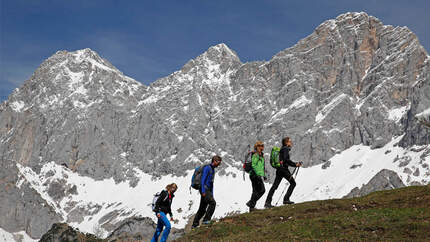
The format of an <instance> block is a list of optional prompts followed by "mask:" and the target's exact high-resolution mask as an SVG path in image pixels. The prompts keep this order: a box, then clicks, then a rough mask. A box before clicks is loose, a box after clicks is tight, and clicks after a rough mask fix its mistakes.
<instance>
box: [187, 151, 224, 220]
mask: <svg viewBox="0 0 430 242" xmlns="http://www.w3.org/2000/svg"><path fill="white" fill-rule="evenodd" d="M221 160H222V159H221V157H219V156H217V155H216V156H214V157H212V162H211V164H210V165H206V166H205V167H203V171H202V178H201V181H200V190H199V192H200V196H201V197H200V206H199V210H198V211H197V214H196V216H195V217H194V221H193V225H192V228H196V227H197V226H199V223H200V219H201V218H202V217H203V216H205V217H204V218H203V222H202V223H203V224H210V220H211V218H212V215H213V214H214V212H215V206H216V202H215V199H214V195H213V189H214V178H215V167H218V166H219V165H220V164H221Z"/></svg>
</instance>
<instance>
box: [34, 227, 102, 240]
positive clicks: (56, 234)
mask: <svg viewBox="0 0 430 242" xmlns="http://www.w3.org/2000/svg"><path fill="white" fill-rule="evenodd" d="M39 241H40V242H54V241H55V242H56V241H78V242H84V241H85V242H102V241H104V240H103V239H100V238H97V237H96V236H94V235H92V234H85V233H81V232H80V231H79V230H76V229H74V228H72V227H70V226H69V225H67V224H65V223H55V224H53V225H52V227H51V229H50V230H48V231H47V232H46V233H45V234H44V235H43V236H42V238H40V240H39Z"/></svg>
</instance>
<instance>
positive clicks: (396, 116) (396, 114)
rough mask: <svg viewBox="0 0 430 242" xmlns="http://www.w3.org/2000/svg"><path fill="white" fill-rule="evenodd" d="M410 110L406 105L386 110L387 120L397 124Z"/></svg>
mask: <svg viewBox="0 0 430 242" xmlns="http://www.w3.org/2000/svg"><path fill="white" fill-rule="evenodd" d="M410 108H411V106H410V105H407V106H403V107H399V108H394V109H391V110H388V119H390V120H393V121H395V122H398V121H400V119H401V118H402V117H403V116H404V115H405V114H406V113H407V112H408V110H409V109H410Z"/></svg>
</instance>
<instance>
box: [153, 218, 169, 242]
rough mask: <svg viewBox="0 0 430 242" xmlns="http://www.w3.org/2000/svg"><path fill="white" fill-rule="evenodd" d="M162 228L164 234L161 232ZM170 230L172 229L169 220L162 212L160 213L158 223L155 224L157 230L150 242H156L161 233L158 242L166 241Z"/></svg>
mask: <svg viewBox="0 0 430 242" xmlns="http://www.w3.org/2000/svg"><path fill="white" fill-rule="evenodd" d="M163 227H165V229H164V232H163ZM171 228H172V227H171V225H170V222H169V219H167V216H166V214H165V213H163V212H160V217H159V218H158V222H157V228H156V229H155V233H154V236H153V237H152V239H151V242H157V241H158V237H160V234H161V232H163V235H162V236H161V241H160V242H164V241H166V240H167V237H169V233H170V229H171Z"/></svg>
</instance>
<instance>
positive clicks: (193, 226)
mask: <svg viewBox="0 0 430 242" xmlns="http://www.w3.org/2000/svg"><path fill="white" fill-rule="evenodd" d="M198 227H199V226H198V225H194V224H193V225H191V230H195V229H197V228H198Z"/></svg>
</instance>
